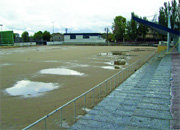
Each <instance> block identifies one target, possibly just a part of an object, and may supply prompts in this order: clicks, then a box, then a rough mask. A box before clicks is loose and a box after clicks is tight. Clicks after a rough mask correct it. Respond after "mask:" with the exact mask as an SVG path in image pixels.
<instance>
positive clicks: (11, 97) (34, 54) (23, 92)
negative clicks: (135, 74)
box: [0, 46, 156, 130]
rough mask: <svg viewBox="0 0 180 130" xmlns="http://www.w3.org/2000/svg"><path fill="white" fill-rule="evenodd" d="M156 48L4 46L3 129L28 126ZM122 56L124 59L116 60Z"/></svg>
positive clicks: (0, 57) (0, 64) (0, 74)
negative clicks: (115, 62) (120, 62)
mask: <svg viewBox="0 0 180 130" xmlns="http://www.w3.org/2000/svg"><path fill="white" fill-rule="evenodd" d="M155 51H156V48H153V47H130V46H129V47H122V46H39V47H22V48H9V49H8V48H6V49H2V48H1V49H0V129H13V130H14V129H22V128H24V127H25V126H27V125H29V124H30V123H32V122H34V121H36V120H37V119H39V118H41V117H42V116H44V115H46V114H48V113H49V112H51V111H53V110H54V109H56V108H58V107H60V106H62V105H63V104H65V103H67V102H68V101H70V100H72V99H73V98H75V97H77V96H79V95H81V94H82V93H84V92H86V91H87V90H89V89H90V88H92V87H94V86H95V85H97V84H98V83H100V82H102V81H104V80H105V79H107V78H108V77H110V76H112V75H114V74H115V73H117V72H119V71H121V70H122V69H124V68H126V67H127V66H128V65H130V64H132V63H134V62H135V61H137V60H139V59H142V58H143V57H145V56H148V55H150V54H152V53H153V52H155ZM117 60H120V61H122V64H114V61H117ZM66 125H68V124H66Z"/></svg>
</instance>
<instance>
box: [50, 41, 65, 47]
mask: <svg viewBox="0 0 180 130" xmlns="http://www.w3.org/2000/svg"><path fill="white" fill-rule="evenodd" d="M63 43H64V42H63V41H54V42H47V45H48V46H50V45H61V44H63Z"/></svg>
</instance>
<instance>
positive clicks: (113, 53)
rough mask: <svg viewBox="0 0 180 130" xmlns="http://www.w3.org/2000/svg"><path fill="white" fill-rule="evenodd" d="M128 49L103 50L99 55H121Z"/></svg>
mask: <svg viewBox="0 0 180 130" xmlns="http://www.w3.org/2000/svg"><path fill="white" fill-rule="evenodd" d="M125 53H126V51H112V52H102V53H99V56H119V55H125Z"/></svg>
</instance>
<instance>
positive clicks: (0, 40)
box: [0, 24, 3, 43]
mask: <svg viewBox="0 0 180 130" xmlns="http://www.w3.org/2000/svg"><path fill="white" fill-rule="evenodd" d="M0 26H1V39H0V43H1V42H2V26H3V25H2V24H0Z"/></svg>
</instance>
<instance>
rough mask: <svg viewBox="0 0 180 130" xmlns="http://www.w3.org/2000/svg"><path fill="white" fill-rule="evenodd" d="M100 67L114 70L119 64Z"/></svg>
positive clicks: (118, 67)
mask: <svg viewBox="0 0 180 130" xmlns="http://www.w3.org/2000/svg"><path fill="white" fill-rule="evenodd" d="M101 68H103V69H109V70H116V69H120V68H121V67H120V66H102V67H101Z"/></svg>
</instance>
